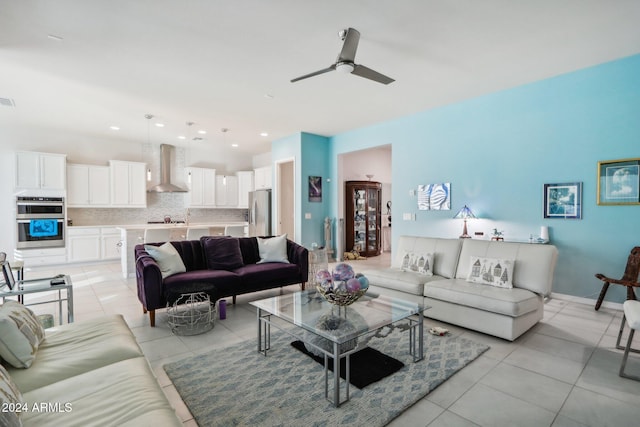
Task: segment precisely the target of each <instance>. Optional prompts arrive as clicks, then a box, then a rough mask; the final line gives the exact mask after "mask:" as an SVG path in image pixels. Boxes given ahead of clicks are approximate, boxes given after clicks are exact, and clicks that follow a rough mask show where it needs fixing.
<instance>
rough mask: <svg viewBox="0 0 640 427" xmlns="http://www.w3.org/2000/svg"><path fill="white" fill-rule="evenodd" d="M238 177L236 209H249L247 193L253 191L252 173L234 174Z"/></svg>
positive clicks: (241, 172)
mask: <svg viewBox="0 0 640 427" xmlns="http://www.w3.org/2000/svg"><path fill="white" fill-rule="evenodd" d="M236 176H237V177H238V207H239V208H243V209H247V208H249V193H250V192H251V191H253V171H240V172H236Z"/></svg>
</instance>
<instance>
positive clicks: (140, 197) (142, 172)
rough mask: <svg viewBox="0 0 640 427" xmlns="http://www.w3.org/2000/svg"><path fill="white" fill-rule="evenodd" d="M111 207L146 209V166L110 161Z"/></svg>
mask: <svg viewBox="0 0 640 427" xmlns="http://www.w3.org/2000/svg"><path fill="white" fill-rule="evenodd" d="M109 164H110V168H111V180H110V181H111V205H112V206H113V207H122V208H146V207H147V183H146V165H145V164H144V163H138V162H125V161H121V160H111V161H110V162H109Z"/></svg>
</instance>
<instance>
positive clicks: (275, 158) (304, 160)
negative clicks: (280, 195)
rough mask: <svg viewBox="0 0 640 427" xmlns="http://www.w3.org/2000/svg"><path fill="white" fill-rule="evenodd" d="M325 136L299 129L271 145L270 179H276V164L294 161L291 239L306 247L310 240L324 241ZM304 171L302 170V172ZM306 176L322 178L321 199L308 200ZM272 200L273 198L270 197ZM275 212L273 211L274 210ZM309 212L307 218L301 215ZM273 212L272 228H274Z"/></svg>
mask: <svg viewBox="0 0 640 427" xmlns="http://www.w3.org/2000/svg"><path fill="white" fill-rule="evenodd" d="M329 143H330V142H329V139H328V138H327V137H324V136H320V135H314V134H311V133H306V132H301V133H298V134H295V135H291V136H289V137H286V138H282V139H280V140H277V141H274V142H273V143H272V147H271V159H272V162H273V165H274V167H273V173H274V180H273V182H274V183H275V182H276V176H277V175H276V174H277V163H278V162H281V161H286V160H291V159H293V160H294V162H295V171H294V175H295V185H296V188H295V192H296V195H295V216H294V218H295V229H296V236H295V238H294V239H293V240H295V241H296V242H298V243H300V244H301V245H303V246H306V247H307V248H311V245H312V243H317V244H318V245H320V246H322V245H323V244H324V225H323V224H324V218H325V217H326V216H328V212H329V206H330V201H329V198H328V197H329V195H330V194H331V192H330V191H329V189H328V188H327V186H326V185H325V184H327V182H326V179H327V178H328V177H329ZM302 171H304V172H302ZM309 176H321V177H322V178H323V183H322V185H323V188H322V189H323V196H322V202H310V201H309V184H308V183H309ZM274 201H275V198H274ZM274 212H275V210H274ZM307 213H308V214H311V218H310V219H306V218H305V214H307ZM275 221H276V218H275V215H274V222H273V230H276V223H275Z"/></svg>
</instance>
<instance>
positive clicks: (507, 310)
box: [424, 279, 542, 317]
mask: <svg viewBox="0 0 640 427" xmlns="http://www.w3.org/2000/svg"><path fill="white" fill-rule="evenodd" d="M424 296H425V297H427V298H433V299H438V300H443V301H447V302H449V303H453V304H459V305H463V306H467V307H474V308H477V309H479V310H485V311H489V312H492V313H499V314H504V315H506V316H511V317H518V316H522V315H523V314H526V313H529V312H531V311H535V310H536V309H537V308H538V307H539V306H540V304H542V297H541V296H540V295H536V294H535V293H533V292H531V291H529V290H527V289H518V288H513V289H503V288H498V287H495V286H486V285H483V284H479V283H470V282H467V281H466V280H464V279H449V280H438V281H434V282H430V283H429V284H427V285H426V286H425V287H424ZM425 304H426V305H429V301H428V300H427V301H425Z"/></svg>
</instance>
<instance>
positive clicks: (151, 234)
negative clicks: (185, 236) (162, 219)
mask: <svg viewBox="0 0 640 427" xmlns="http://www.w3.org/2000/svg"><path fill="white" fill-rule="evenodd" d="M169 240H171V230H169V229H168V228H147V229H146V230H144V243H158V242H168V241H169Z"/></svg>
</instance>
